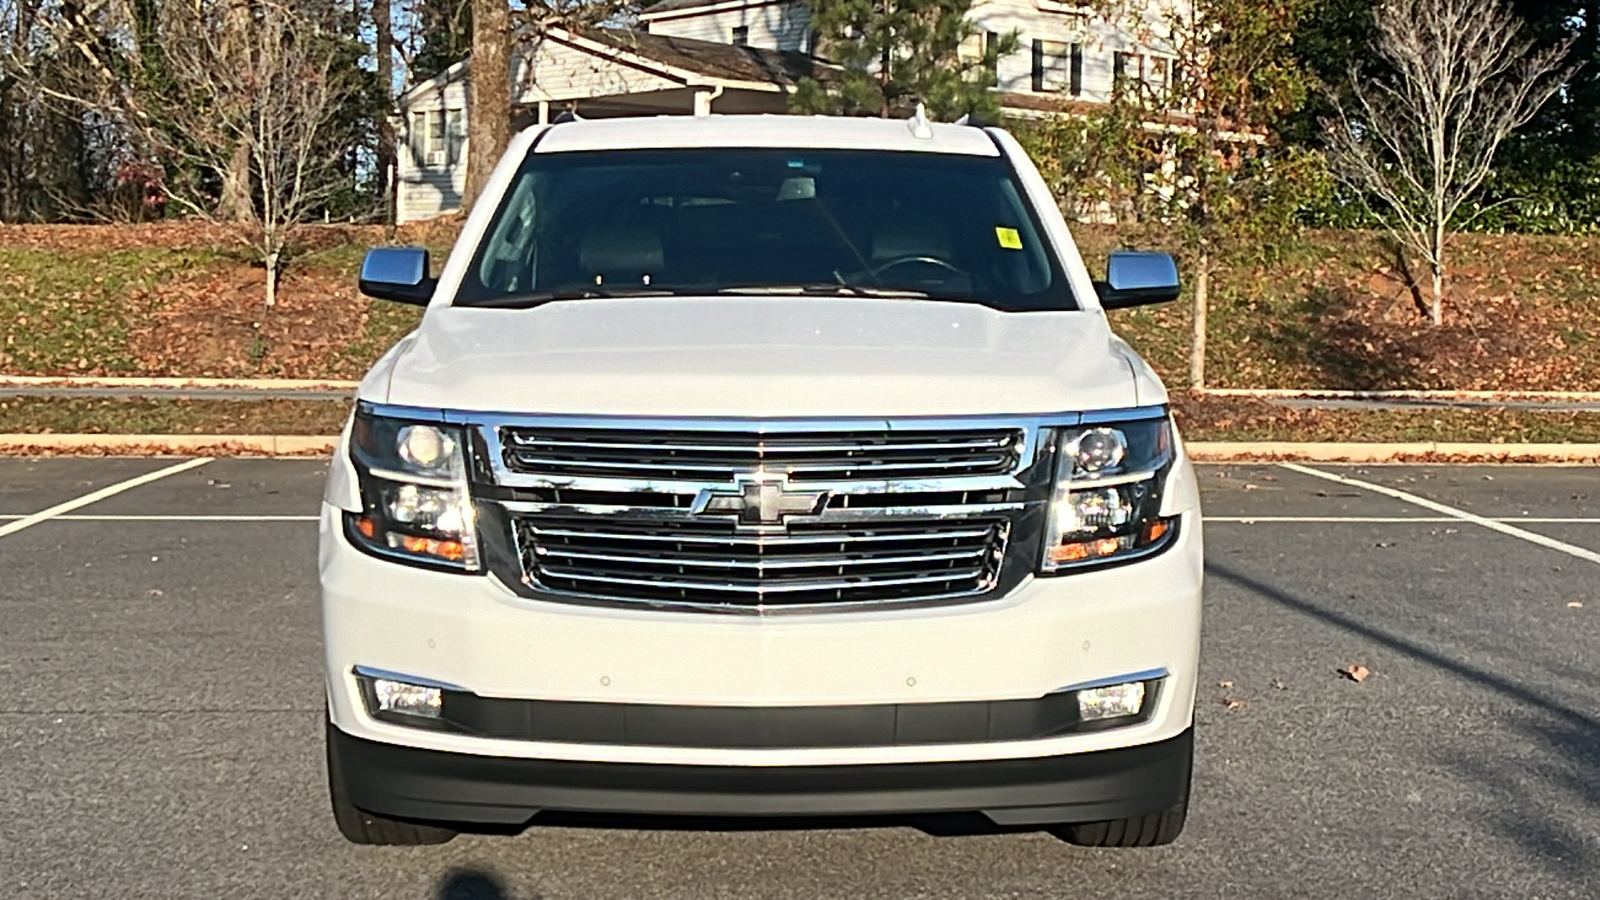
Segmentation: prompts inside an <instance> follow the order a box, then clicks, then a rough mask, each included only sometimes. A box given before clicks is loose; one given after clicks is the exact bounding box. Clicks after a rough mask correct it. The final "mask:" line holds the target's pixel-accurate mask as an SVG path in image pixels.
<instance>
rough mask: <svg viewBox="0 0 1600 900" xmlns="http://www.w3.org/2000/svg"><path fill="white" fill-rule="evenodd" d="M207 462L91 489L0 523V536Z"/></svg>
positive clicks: (205, 458)
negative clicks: (29, 513) (73, 498)
mask: <svg viewBox="0 0 1600 900" xmlns="http://www.w3.org/2000/svg"><path fill="white" fill-rule="evenodd" d="M208 462H211V457H209V456H202V457H200V458H199V459H191V460H189V461H187V462H181V463H178V464H177V465H173V466H167V467H166V468H165V469H157V470H156V471H154V472H147V473H145V474H143V475H140V476H138V477H137V478H129V479H128V480H127V481H119V482H117V483H116V484H113V485H110V486H109V487H103V488H101V489H100V490H98V491H91V492H89V493H87V494H84V495H83V496H82V497H78V498H77V499H75V500H68V501H67V502H65V503H57V504H56V505H55V506H52V507H50V508H49V509H44V510H40V511H39V512H36V513H34V514H32V515H28V516H23V517H22V518H20V519H17V520H15V521H13V522H8V523H7V524H5V525H0V537H5V536H7V535H11V534H16V533H17V532H19V531H21V530H22V529H24V528H31V527H33V526H35V525H37V524H39V523H40V522H48V521H50V520H51V519H56V518H60V517H61V516H63V515H65V514H66V513H69V512H72V511H73V510H75V509H79V508H82V507H85V506H88V505H89V504H91V503H98V502H100V501H101V500H104V499H106V498H107V497H115V496H116V495H117V494H120V493H122V492H123V491H127V490H132V489H133V488H136V487H139V486H140V485H144V484H149V483H150V482H152V481H160V480H161V479H163V478H165V477H167V476H168V475H176V474H178V473H179V472H187V471H189V470H190V469H197V468H199V467H200V466H203V465H205V464H206V463H208Z"/></svg>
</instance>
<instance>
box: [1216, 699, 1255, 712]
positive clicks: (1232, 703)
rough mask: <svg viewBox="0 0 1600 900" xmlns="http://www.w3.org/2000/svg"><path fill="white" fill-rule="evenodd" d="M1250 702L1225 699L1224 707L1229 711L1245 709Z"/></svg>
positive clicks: (1223, 700)
mask: <svg viewBox="0 0 1600 900" xmlns="http://www.w3.org/2000/svg"><path fill="white" fill-rule="evenodd" d="M1249 702H1250V701H1248V700H1240V699H1239V698H1237V697H1223V698H1222V705H1223V706H1224V707H1226V708H1227V709H1229V710H1234V709H1244V707H1245V704H1246V703H1249Z"/></svg>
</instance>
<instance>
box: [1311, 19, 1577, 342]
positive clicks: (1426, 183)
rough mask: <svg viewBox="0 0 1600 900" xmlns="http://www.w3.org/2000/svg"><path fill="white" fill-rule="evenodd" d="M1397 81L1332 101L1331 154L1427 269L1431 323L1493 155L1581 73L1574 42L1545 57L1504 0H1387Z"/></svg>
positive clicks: (1383, 27) (1390, 78)
mask: <svg viewBox="0 0 1600 900" xmlns="http://www.w3.org/2000/svg"><path fill="white" fill-rule="evenodd" d="M1374 16H1375V24H1376V26H1377V37H1376V46H1375V48H1374V49H1375V50H1376V51H1377V54H1378V56H1379V57H1380V58H1381V59H1382V61H1383V63H1384V64H1385V67H1386V68H1387V69H1388V70H1389V74H1387V75H1385V76H1381V77H1378V78H1376V79H1370V80H1363V79H1362V78H1361V77H1359V76H1358V75H1357V74H1356V72H1355V71H1353V70H1352V72H1351V75H1350V80H1349V84H1347V85H1346V86H1345V87H1344V89H1343V90H1341V91H1335V92H1332V93H1331V94H1330V99H1331V100H1332V102H1333V104H1334V109H1335V114H1334V116H1333V117H1332V118H1331V119H1330V120H1328V121H1327V122H1326V123H1325V127H1326V129H1327V135H1328V145H1329V150H1328V157H1329V161H1330V163H1331V164H1332V167H1333V171H1334V174H1335V176H1336V177H1338V178H1339V180H1340V181H1342V182H1343V183H1345V184H1346V185H1348V186H1349V187H1351V188H1353V189H1354V190H1356V191H1357V192H1359V193H1361V194H1362V196H1365V197H1371V198H1373V199H1376V200H1377V201H1379V203H1380V204H1381V205H1382V207H1384V209H1382V210H1378V211H1377V212H1378V213H1379V214H1380V215H1381V216H1382V217H1383V220H1384V223H1385V225H1386V226H1387V227H1388V229H1389V231H1390V232H1391V233H1392V234H1393V236H1394V238H1395V240H1396V241H1398V242H1399V243H1400V245H1401V246H1402V247H1404V248H1406V249H1408V250H1411V251H1415V252H1416V253H1417V254H1418V255H1420V256H1421V257H1422V259H1423V260H1424V261H1425V262H1426V263H1427V265H1428V268H1429V270H1430V272H1431V274H1432V278H1433V296H1432V298H1431V302H1430V307H1429V316H1430V318H1431V319H1432V321H1433V324H1435V325H1439V324H1441V323H1442V322H1443V321H1444V309H1443V299H1444V283H1445V272H1446V267H1445V242H1446V237H1447V235H1448V233H1449V230H1450V229H1451V227H1452V226H1457V225H1459V224H1461V223H1460V221H1459V219H1458V217H1459V216H1460V214H1461V211H1462V207H1463V206H1464V205H1465V203H1466V201H1467V200H1468V199H1470V198H1471V197H1472V195H1473V194H1474V193H1475V192H1476V191H1477V190H1478V188H1479V187H1480V186H1481V185H1482V184H1483V182H1484V179H1485V178H1487V177H1488V176H1489V174H1490V172H1491V167H1492V166H1493V163H1494V156H1495V152H1496V151H1497V150H1498V149H1499V147H1500V144H1501V142H1502V141H1504V140H1505V139H1506V137H1507V136H1508V135H1509V134H1511V132H1512V131H1514V130H1516V129H1517V128H1518V127H1520V126H1522V125H1523V124H1525V123H1527V122H1528V121H1529V120H1530V119H1532V118H1533V115H1534V114H1535V113H1536V112H1538V110H1539V108H1540V107H1541V106H1543V105H1544V103H1545V101H1547V100H1549V99H1550V97H1551V96H1552V95H1554V94H1555V93H1556V91H1558V90H1560V88H1561V86H1562V84H1563V83H1565V82H1566V80H1567V79H1568V78H1569V77H1570V76H1571V74H1572V72H1573V68H1572V67H1569V66H1567V65H1566V64H1565V62H1564V60H1565V58H1566V55H1567V48H1568V46H1569V45H1570V42H1568V43H1564V44H1560V45H1557V46H1554V47H1550V48H1547V49H1544V50H1535V49H1534V48H1535V41H1534V39H1533V38H1532V37H1531V36H1529V35H1527V34H1526V33H1525V32H1524V30H1523V27H1522V22H1521V20H1519V19H1518V18H1517V17H1516V14H1515V13H1513V12H1512V11H1511V9H1510V7H1508V6H1507V5H1506V4H1505V3H1504V2H1503V0H1388V2H1386V3H1384V4H1383V5H1382V6H1380V7H1378V8H1377V9H1376V10H1375V11H1374Z"/></svg>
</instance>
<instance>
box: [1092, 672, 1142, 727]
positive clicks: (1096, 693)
mask: <svg viewBox="0 0 1600 900" xmlns="http://www.w3.org/2000/svg"><path fill="white" fill-rule="evenodd" d="M1143 708H1144V682H1142V681H1129V682H1125V683H1123V684H1111V685H1106V686H1105V687H1097V688H1088V689H1086V690H1081V691H1078V720H1079V721H1080V722H1097V721H1099V720H1101V719H1116V718H1120V717H1122V716H1137V715H1138V714H1139V711H1140V710H1142V709H1143Z"/></svg>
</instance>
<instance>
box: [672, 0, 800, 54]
mask: <svg viewBox="0 0 1600 900" xmlns="http://www.w3.org/2000/svg"><path fill="white" fill-rule="evenodd" d="M644 26H645V28H646V30H648V31H649V32H650V33H652V34H664V35H667V36H669V37H684V38H694V39H696V40H701V41H713V42H715V43H719V44H727V43H731V42H732V41H733V29H734V28H736V27H739V26H743V27H746V28H749V29H750V37H749V40H748V43H749V44H750V46H752V47H765V48H767V49H770V50H799V51H803V52H804V51H809V50H810V49H811V12H810V10H808V9H806V6H805V4H804V3H765V4H760V5H751V6H745V7H741V8H739V9H728V10H721V11H719V12H708V13H700V14H689V15H681V16H669V17H666V18H661V19H650V20H648V21H646V22H645V23H644Z"/></svg>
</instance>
